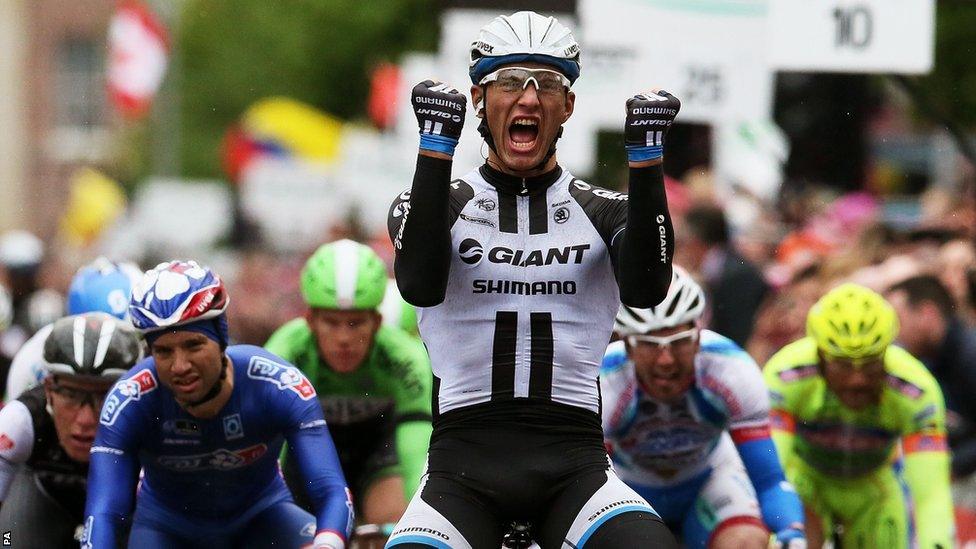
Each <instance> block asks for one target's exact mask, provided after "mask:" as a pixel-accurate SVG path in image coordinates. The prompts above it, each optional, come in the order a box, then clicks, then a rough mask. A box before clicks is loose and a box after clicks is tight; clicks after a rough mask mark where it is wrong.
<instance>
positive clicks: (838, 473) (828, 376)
mask: <svg viewBox="0 0 976 549" xmlns="http://www.w3.org/2000/svg"><path fill="white" fill-rule="evenodd" d="M897 334H898V319H897V317H896V316H895V311H894V309H892V307H891V306H890V305H889V304H888V303H887V302H886V301H885V300H884V298H883V297H881V296H880V295H878V294H877V293H875V292H873V291H871V290H869V289H868V288H865V287H863V286H859V285H857V284H851V283H846V284H842V285H840V286H838V287H836V288H834V289H833V290H831V291H830V292H828V293H827V294H826V295H824V296H823V297H822V298H821V299H820V300H819V301H818V302H817V303H816V304H814V306H813V307H811V308H810V312H809V314H808V315H807V337H805V338H803V339H801V340H798V341H795V342H793V343H791V344H789V345H787V346H786V347H784V348H783V349H781V350H780V351H779V352H778V353H776V354H775V355H773V357H772V358H771V359H770V360H769V362H768V363H767V364H766V368H765V377H766V383H767V385H768V386H769V388H770V395H771V398H772V408H773V410H772V414H773V438H774V440H775V441H776V447H777V449H778V451H779V456H780V459H781V460H782V462H783V468H784V469H785V470H786V476H787V478H788V479H789V480H790V482H792V483H793V485H794V486H796V489H797V492H799V494H800V497H801V498H802V499H803V503H804V506H805V508H806V511H807V521H806V525H807V532H808V537H809V539H810V544H811V546H812V547H819V546H820V544H821V543H822V542H823V541H824V538H825V537H827V538H830V537H832V536H833V534H834V533H835V531H837V530H839V531H840V533H839V541H840V546H841V547H844V548H845V549H847V548H855V549H861V548H864V549H869V548H875V547H885V548H889V547H890V548H899V547H901V548H907V547H920V548H923V549H933V548H937V547H938V548H943V549H945V548H949V547H952V546H953V543H954V541H953V522H952V521H953V515H952V500H951V497H950V492H949V452H948V448H947V444H946V430H945V404H944V402H943V400H942V392H941V391H940V389H939V385H938V384H937V383H936V381H935V379H934V378H933V377H932V374H930V373H929V372H928V370H926V369H925V366H924V365H922V363H921V362H919V361H918V360H916V359H915V358H914V357H912V356H911V355H910V354H909V353H908V352H907V351H905V350H904V349H902V348H900V347H897V346H895V345H892V344H891V342H892V341H894V339H895V337H896V336H897ZM838 526H839V527H840V528H839V529H838V528H836V527H838Z"/></svg>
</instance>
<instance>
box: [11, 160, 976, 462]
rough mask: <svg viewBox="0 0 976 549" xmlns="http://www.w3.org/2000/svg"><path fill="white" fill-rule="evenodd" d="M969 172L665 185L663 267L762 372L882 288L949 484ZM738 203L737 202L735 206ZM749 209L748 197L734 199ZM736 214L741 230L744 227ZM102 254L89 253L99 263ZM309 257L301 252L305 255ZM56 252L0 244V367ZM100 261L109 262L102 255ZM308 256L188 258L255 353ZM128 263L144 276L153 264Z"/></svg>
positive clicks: (966, 363)
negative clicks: (815, 311) (943, 438)
mask: <svg viewBox="0 0 976 549" xmlns="http://www.w3.org/2000/svg"><path fill="white" fill-rule="evenodd" d="M972 180H973V178H972V177H971V175H968V176H967V177H962V178H960V181H962V183H959V184H958V185H955V186H933V187H932V188H930V189H929V190H928V191H926V192H925V193H923V194H922V195H920V196H919V197H917V200H916V199H913V200H912V201H911V202H909V203H908V205H909V207H908V208H907V211H908V213H907V214H906V213H905V212H904V211H903V210H905V208H904V207H902V208H901V209H899V207H897V206H899V204H901V205H902V206H903V205H904V204H903V203H893V202H891V201H888V202H886V201H884V200H882V199H879V198H877V197H875V196H873V195H872V194H869V193H867V192H856V193H849V194H839V193H838V192H837V191H836V190H832V189H829V188H821V187H812V186H805V187H799V186H793V187H789V186H787V187H784V190H783V192H782V193H781V195H780V198H779V201H778V202H777V203H764V202H762V201H760V200H758V199H755V200H752V201H751V202H750V203H749V204H748V209H749V212H750V213H749V215H748V216H745V217H743V216H741V215H733V214H734V213H735V212H731V211H729V210H730V208H729V206H728V204H729V203H730V202H729V200H728V199H727V197H723V196H721V195H720V193H719V192H717V191H716V186H715V185H713V184H712V182H711V181H710V176H709V175H708V173H707V172H705V171H701V170H695V169H692V170H689V171H688V172H687V175H686V177H685V178H684V180H682V181H674V180H672V181H669V183H668V196H669V202H670V208H671V211H672V214H673V217H674V222H675V232H676V238H677V242H676V252H675V263H676V264H679V265H682V266H684V267H685V268H686V269H688V270H689V272H691V273H692V274H693V275H694V276H695V277H696V278H697V279H698V280H699V281H700V282H701V283H702V284H703V286H704V287H705V288H706V289H707V291H708V293H709V308H708V310H707V312H706V315H705V318H706V325H707V326H708V327H710V328H712V329H714V330H715V331H717V332H719V333H722V334H725V335H727V336H728V337H730V338H731V339H733V340H735V341H736V342H738V343H739V344H741V345H742V346H743V347H744V348H746V349H747V350H748V351H749V353H750V354H751V355H752V356H753V357H754V358H755V359H756V361H757V362H758V363H759V364H763V363H764V362H765V361H766V360H767V359H768V358H769V357H770V356H771V355H772V354H773V353H775V352H776V351H777V350H779V349H780V348H781V347H783V346H784V345H785V344H787V343H789V342H791V341H793V340H796V339H798V338H800V337H802V336H803V335H804V331H805V319H806V314H807V311H808V309H809V308H810V306H811V305H812V304H813V303H814V302H815V301H816V300H817V299H818V298H819V297H820V296H821V295H823V294H824V292H825V291H826V290H827V289H829V288H831V287H833V286H835V285H837V284H838V283H840V282H842V281H855V282H858V283H861V284H864V285H866V286H868V287H871V288H873V289H875V290H877V291H879V292H881V293H883V294H884V295H885V296H886V297H887V298H888V299H889V300H890V301H891V302H892V304H893V305H894V306H895V307H896V309H897V310H898V312H899V317H900V320H901V326H902V328H901V332H900V336H899V342H900V344H901V345H903V346H904V347H906V348H907V349H908V350H909V351H910V352H912V353H913V354H915V355H916V356H917V357H919V358H920V359H921V360H922V361H923V362H924V363H925V364H926V365H927V366H928V367H929V369H930V370H932V372H933V373H934V374H935V376H936V378H937V379H938V380H939V381H940V383H942V385H943V390H944V392H945V396H946V401H947V406H948V409H949V418H948V422H949V429H950V437H951V441H952V442H953V450H954V454H955V459H954V463H953V471H954V474H956V475H957V476H960V477H961V476H966V475H970V474H971V473H972V472H973V471H976V401H974V400H973V399H972V398H971V395H972V394H976V247H974V239H976V199H974V194H976V190H974V188H973V183H972ZM736 199H737V202H736V204H737V206H736V207H741V204H742V199H743V197H742V196H738V197H736ZM746 200H747V201H748V200H749V199H748V197H747V198H746ZM743 219H745V221H743ZM338 238H353V239H356V240H360V241H363V242H367V243H369V244H370V245H371V246H372V247H373V248H374V249H376V251H377V252H378V253H379V255H380V256H381V257H382V258H384V259H385V260H386V261H387V263H388V265H389V267H390V269H391V270H390V272H391V273H392V257H393V253H392V247H391V244H390V241H389V238H388V237H387V236H386V234H385V233H380V234H366V233H364V232H363V231H362V230H361V229H359V228H358V226H357V225H356V224H355V223H350V224H340V225H336V226H334V227H332V228H331V229H330V231H329V234H328V235H326V236H325V237H324V238H323V240H325V241H330V240H335V239H338ZM105 252H106V251H105V250H98V253H99V254H105ZM311 252H312V250H308V253H309V254H310V253H311ZM86 254H87V252H79V251H78V250H66V249H65V248H64V246H63V245H61V244H59V243H58V242H56V241H55V242H51V243H47V242H44V241H42V240H40V239H39V238H38V237H36V236H34V235H32V234H30V233H28V232H26V231H20V230H15V231H8V232H6V233H3V234H2V235H0V329H2V332H0V368H3V370H4V371H5V370H6V367H7V366H8V365H9V362H10V360H11V358H12V357H13V355H14V354H15V353H16V351H17V349H18V348H19V347H20V345H22V344H23V342H24V341H26V340H27V338H28V337H30V335H31V334H32V333H33V332H34V331H36V330H37V329H38V328H40V327H41V326H44V325H45V324H47V323H50V322H52V321H53V320H55V319H56V318H58V317H60V316H61V315H63V314H64V311H65V301H64V295H65V291H66V290H67V287H68V284H69V283H70V280H71V276H72V275H73V273H74V272H75V270H76V269H77V268H79V267H80V266H81V265H82V264H84V263H87V262H89V261H91V260H92V259H94V257H87V255H92V256H94V255H96V254H94V253H91V254H87V255H86ZM108 255H109V256H110V254H108ZM306 258H307V254H300V253H298V254H281V253H277V252H276V251H274V250H271V249H267V248H265V247H260V246H257V247H256V246H244V247H242V248H240V249H237V250H231V251H227V250H219V251H214V252H210V253H200V254H199V255H198V256H197V257H194V258H193V259H197V260H199V261H201V262H203V263H208V264H211V265H212V266H214V267H215V268H216V269H218V270H219V272H221V273H222V274H223V275H224V276H225V278H226V281H225V282H226V283H227V285H228V287H229V288H230V295H232V296H234V298H233V299H234V302H233V304H232V305H231V307H230V312H229V320H230V326H231V336H232V338H233V339H234V340H235V341H237V342H240V343H251V344H257V345H262V344H263V343H264V342H265V341H266V340H267V338H268V336H269V335H270V334H271V333H272V332H273V331H274V330H275V329H276V328H277V327H279V326H280V325H282V324H284V323H285V322H286V321H288V320H289V319H291V318H294V317H296V316H300V315H301V314H302V311H303V310H304V309H303V305H302V302H301V297H300V295H299V290H298V283H299V271H300V270H301V267H302V265H303V264H304V261H305V259H306ZM109 259H112V260H117V261H121V260H130V261H136V262H138V263H140V264H141V267H143V268H149V267H152V265H151V264H150V263H152V262H153V259H159V258H128V257H111V256H110V257H109Z"/></svg>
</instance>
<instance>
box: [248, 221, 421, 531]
mask: <svg viewBox="0 0 976 549" xmlns="http://www.w3.org/2000/svg"><path fill="white" fill-rule="evenodd" d="M301 290H302V296H303V298H304V300H305V303H306V304H307V305H308V306H309V310H308V311H307V312H306V314H305V315H304V316H303V317H302V318H296V319H293V320H291V321H290V322H288V323H287V324H285V325H284V326H282V327H281V328H279V329H278V330H276V331H275V333H274V334H272V336H271V338H270V339H269V340H268V342H267V343H266V344H265V348H266V349H267V350H269V351H271V352H272V353H274V354H276V355H278V356H280V357H282V358H284V359H285V360H288V361H289V362H291V363H293V364H295V365H296V366H297V367H298V368H299V369H301V370H302V372H303V373H304V374H305V375H306V376H308V378H309V379H310V380H311V382H312V384H313V385H314V386H315V390H316V392H317V393H318V394H319V395H320V398H321V404H322V410H323V413H324V414H325V418H326V421H327V422H328V423H329V430H330V433H331V435H332V438H333V440H334V441H335V445H336V449H337V450H338V452H339V459H340V462H341V463H342V469H343V472H344V473H345V476H346V479H347V481H348V483H349V486H350V489H351V490H352V492H353V496H354V501H355V502H356V504H357V515H358V516H361V517H362V518H363V520H365V521H366V522H368V523H383V522H390V523H392V522H395V521H396V520H397V519H398V518H399V517H400V516H401V515H402V514H403V510H404V509H405V508H406V505H407V503H406V502H407V501H408V500H409V499H410V498H411V497H412V496H413V494H414V492H416V489H417V486H418V485H419V484H420V477H421V475H422V474H423V469H424V461H425V457H426V452H427V442H428V440H429V439H430V431H431V426H430V398H431V380H430V377H431V376H430V362H429V359H428V358H427V353H426V351H425V350H424V348H423V345H422V344H421V343H420V342H419V341H418V340H417V339H416V338H414V337H411V336H410V335H407V334H405V333H403V332H402V331H401V330H400V329H399V328H397V327H391V326H385V325H382V324H381V319H380V315H379V313H378V312H377V308H378V307H379V306H380V305H381V303H385V301H384V298H387V299H388V298H389V297H390V293H391V292H392V293H393V294H395V297H396V298H397V299H400V297H399V293H397V292H396V287H395V284H394V285H391V286H390V287H389V289H388V280H387V271H386V265H385V264H384V263H383V261H382V260H381V259H380V258H379V256H377V255H376V252H374V251H373V250H372V249H371V248H370V247H369V246H366V245H363V244H359V243H357V242H353V241H351V240H340V241H338V242H333V243H330V244H326V245H323V246H321V247H320V248H319V249H318V250H317V251H316V252H315V253H314V254H312V256H311V257H310V258H309V259H308V261H307V262H306V264H305V267H304V268H303V269H302V274H301ZM400 302H401V303H403V300H402V299H400ZM403 306H404V307H406V308H409V307H410V306H409V305H407V304H406V303H403ZM396 314H397V315H400V314H402V313H400V312H399V311H396ZM384 320H385V319H384ZM394 320H396V317H394ZM415 327H416V325H415V324H414V329H415ZM282 469H283V472H284V474H285V479H286V480H287V481H288V483H289V486H291V487H292V490H293V492H294V493H295V497H296V501H298V502H299V504H301V505H303V506H306V501H305V496H304V492H305V490H304V488H303V485H304V482H302V479H301V476H300V474H299V472H298V471H297V470H296V467H295V460H294V459H293V458H292V456H291V455H290V453H289V454H288V455H287V456H286V459H285V460H283V465H282ZM401 486H402V487H401ZM367 494H371V495H370V496H369V497H367Z"/></svg>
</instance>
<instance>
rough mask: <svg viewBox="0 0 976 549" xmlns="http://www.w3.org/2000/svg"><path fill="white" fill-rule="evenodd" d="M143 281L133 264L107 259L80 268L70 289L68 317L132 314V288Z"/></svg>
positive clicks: (120, 316) (97, 260)
mask: <svg viewBox="0 0 976 549" xmlns="http://www.w3.org/2000/svg"><path fill="white" fill-rule="evenodd" d="M140 278H142V271H140V270H139V268H138V267H136V266H135V264H133V263H125V262H122V263H115V262H112V261H109V260H108V259H106V258H104V257H99V258H98V259H96V260H95V261H93V262H91V263H89V264H88V265H85V266H84V267H82V268H80V269H78V272H77V273H75V276H74V278H72V279H71V286H70V287H69V288H68V314H69V315H76V314H81V313H86V312H89V311H104V312H106V313H108V314H110V315H112V316H115V317H117V318H123V319H124V318H127V317H128V315H129V296H130V295H132V286H133V285H134V284H135V283H136V282H137V281H138V280H139V279H140Z"/></svg>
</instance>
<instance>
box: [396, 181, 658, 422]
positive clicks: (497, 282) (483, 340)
mask: <svg viewBox="0 0 976 549" xmlns="http://www.w3.org/2000/svg"><path fill="white" fill-rule="evenodd" d="M540 178H545V179H544V180H542V181H539V180H538V179H537V180H535V181H532V182H531V184H529V185H528V186H526V183H525V180H521V179H516V178H513V177H511V176H505V175H503V174H501V173H499V172H496V171H494V170H492V169H491V168H489V167H487V166H482V167H481V168H479V169H475V170H473V171H471V172H470V173H468V174H467V175H465V176H464V177H462V178H460V179H457V180H454V181H453V182H452V183H451V184H450V191H449V193H450V196H449V216H448V221H449V223H450V226H451V228H450V236H451V257H450V276H449V277H448V279H447V290H446V294H445V296H444V299H443V301H441V302H440V303H439V304H437V305H435V306H430V307H419V308H418V314H417V316H418V320H419V327H420V333H421V335H422V337H423V339H424V342H425V343H426V345H427V350H428V352H429V353H430V358H431V364H432V367H433V371H434V376H435V377H434V383H435V385H434V387H435V395H434V400H435V402H434V414H435V417H436V415H437V414H443V413H445V412H447V411H450V410H454V409H458V408H463V407H467V406H471V405H474V404H480V403H487V402H495V401H501V400H509V401H510V400H511V399H520V398H532V399H542V400H545V401H551V402H556V403H561V404H566V405H571V406H575V407H579V408H583V409H586V410H589V411H592V412H595V413H599V410H600V396H599V382H598V375H599V368H600V362H601V360H602V358H603V353H604V350H605V349H606V345H607V341H609V338H610V333H611V330H612V326H613V318H614V315H615V314H616V312H617V309H618V307H619V304H620V295H619V290H618V285H617V279H616V277H615V272H614V271H615V265H614V264H613V260H612V259H611V257H612V254H611V253H610V250H611V249H612V248H613V247H614V246H615V245H616V244H617V243H616V242H615V239H617V238H618V237H619V236H620V235H621V234H622V231H623V230H624V228H625V226H626V222H627V195H625V194H622V193H618V192H614V191H610V190H607V189H603V188H600V187H596V186H593V185H590V184H588V183H585V182H583V181H581V180H578V179H576V178H574V177H573V175H572V174H570V173H569V172H568V171H565V170H561V169H558V168H557V169H556V170H553V171H552V172H549V173H548V174H545V175H544V176H540ZM409 200H410V192H409V191H406V192H404V193H403V194H401V195H400V196H399V197H398V199H397V200H396V201H395V202H394V203H393V206H392V208H391V211H390V233H391V236H392V237H393V238H394V240H395V241H396V242H395V245H397V246H400V243H399V241H397V238H398V236H399V233H400V232H401V231H402V225H403V222H404V219H405V218H406V217H408V215H409V213H410V212H409V210H410V202H409ZM658 223H660V224H661V225H662V226H663V223H664V220H663V216H662V219H660V220H658ZM662 234H663V232H662ZM661 238H662V240H664V237H663V236H662V237H661ZM664 244H665V243H663V242H662V248H661V249H662V250H666V246H665V245H664ZM662 261H663V262H668V261H669V258H663V259H662Z"/></svg>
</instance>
